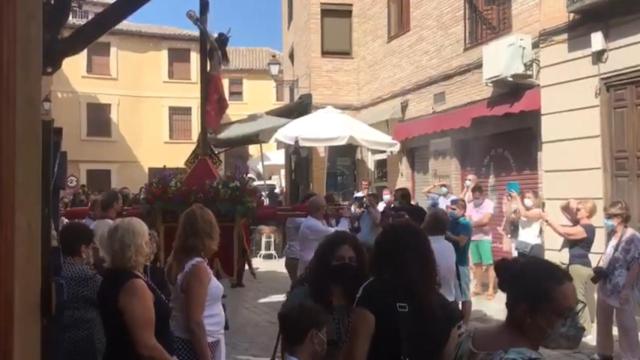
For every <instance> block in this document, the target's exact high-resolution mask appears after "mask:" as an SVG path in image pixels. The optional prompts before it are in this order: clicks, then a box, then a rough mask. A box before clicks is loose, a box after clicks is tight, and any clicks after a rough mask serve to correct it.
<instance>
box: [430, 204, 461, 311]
mask: <svg viewBox="0 0 640 360" xmlns="http://www.w3.org/2000/svg"><path fill="white" fill-rule="evenodd" d="M448 226H449V216H448V215H447V213H446V212H445V211H444V210H442V209H433V210H432V211H430V212H429V213H427V217H426V218H425V220H424V224H423V225H422V228H423V229H424V230H425V232H426V233H427V236H429V241H430V242H431V249H433V255H434V257H435V260H436V266H437V268H438V283H439V284H440V293H441V294H442V295H443V296H444V297H445V298H447V300H449V301H455V299H456V286H457V284H458V278H457V275H456V251H455V249H454V248H453V245H452V244H451V243H450V242H449V241H447V240H446V239H445V235H446V233H447V228H448Z"/></svg>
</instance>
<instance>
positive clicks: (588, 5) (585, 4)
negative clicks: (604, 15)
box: [567, 0, 611, 14]
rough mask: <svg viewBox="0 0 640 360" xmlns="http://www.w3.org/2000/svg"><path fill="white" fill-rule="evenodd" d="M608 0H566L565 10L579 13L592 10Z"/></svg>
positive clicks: (608, 0)
mask: <svg viewBox="0 0 640 360" xmlns="http://www.w3.org/2000/svg"><path fill="white" fill-rule="evenodd" d="M609 2H611V1H610V0H567V12H569V13H572V14H580V13H582V12H585V11H590V10H593V9H594V8H597V7H599V6H603V5H604V4H606V3H609Z"/></svg>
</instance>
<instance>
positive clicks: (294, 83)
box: [267, 55, 298, 102]
mask: <svg viewBox="0 0 640 360" xmlns="http://www.w3.org/2000/svg"><path fill="white" fill-rule="evenodd" d="M267 67H268V68H269V74H271V77H272V78H273V81H275V82H276V83H278V84H281V85H282V86H289V101H290V102H293V97H294V96H295V93H296V91H297V90H298V79H293V80H285V79H280V71H281V70H282V63H281V62H280V60H278V57H277V56H276V55H271V59H269V61H268V62H267Z"/></svg>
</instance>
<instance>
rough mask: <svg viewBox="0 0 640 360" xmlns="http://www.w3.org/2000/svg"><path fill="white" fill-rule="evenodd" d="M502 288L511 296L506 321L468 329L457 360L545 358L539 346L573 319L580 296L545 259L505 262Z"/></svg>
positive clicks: (499, 266)
mask: <svg viewBox="0 0 640 360" xmlns="http://www.w3.org/2000/svg"><path fill="white" fill-rule="evenodd" d="M495 270H496V275H497V277H498V287H499V288H500V290H502V291H503V292H505V293H506V294H507V318H506V320H505V321H504V322H502V323H499V324H497V325H494V326H489V327H484V328H477V329H474V330H472V331H469V332H468V333H467V334H465V336H464V337H463V338H462V340H461V341H460V342H459V343H458V346H457V350H456V355H455V359H456V360H502V359H509V360H525V359H526V360H536V359H544V357H543V356H542V354H540V353H539V352H538V351H539V348H540V347H541V346H544V345H545V343H546V341H547V340H549V339H551V338H553V337H554V336H557V334H558V332H557V330H558V328H559V326H560V325H562V324H563V322H564V320H566V319H568V318H570V317H572V316H574V314H575V309H576V304H577V301H578V300H577V297H576V290H575V288H574V287H573V284H572V282H571V275H570V274H569V273H568V272H567V271H566V270H564V269H562V268H561V267H559V266H557V265H555V264H553V263H551V262H549V261H547V260H543V259H539V258H536V257H532V256H528V257H525V258H514V259H511V260H509V259H501V260H499V261H497V262H496V264H495Z"/></svg>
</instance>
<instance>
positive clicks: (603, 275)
mask: <svg viewBox="0 0 640 360" xmlns="http://www.w3.org/2000/svg"><path fill="white" fill-rule="evenodd" d="M608 277H609V271H607V269H605V268H603V267H602V266H596V267H594V268H593V276H592V277H591V282H592V283H594V284H597V283H599V282H600V281H602V280H606V279H607V278H608Z"/></svg>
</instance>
